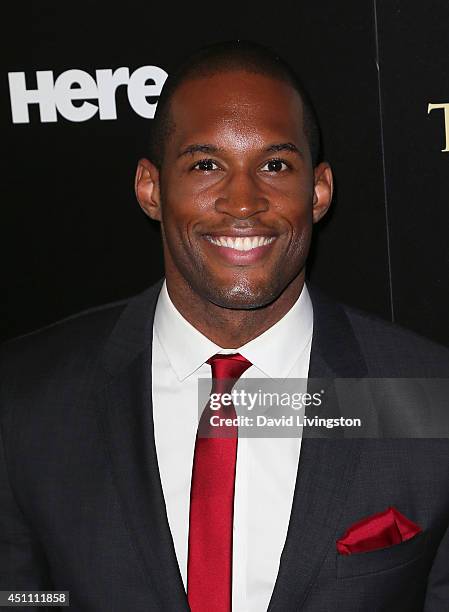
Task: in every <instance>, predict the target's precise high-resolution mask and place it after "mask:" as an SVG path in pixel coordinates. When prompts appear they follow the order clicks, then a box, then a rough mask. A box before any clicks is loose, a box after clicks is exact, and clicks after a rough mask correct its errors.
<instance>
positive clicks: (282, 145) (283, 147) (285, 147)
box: [266, 142, 302, 155]
mask: <svg viewBox="0 0 449 612" xmlns="http://www.w3.org/2000/svg"><path fill="white" fill-rule="evenodd" d="M279 151H291V152H292V153H298V155H302V151H300V150H299V149H298V147H297V146H296V145H295V144H293V143H292V142H279V143H276V144H272V145H270V146H269V147H267V149H266V152H267V153H273V152H276V153H277V152H279Z"/></svg>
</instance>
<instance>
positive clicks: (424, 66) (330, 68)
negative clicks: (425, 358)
mask: <svg viewBox="0 0 449 612" xmlns="http://www.w3.org/2000/svg"><path fill="white" fill-rule="evenodd" d="M317 4H319V6H317ZM5 23H6V24H7V25H6V30H7V32H6V33H5V34H6V37H7V46H6V51H5V52H4V54H3V55H4V62H3V68H2V73H3V74H2V75H1V79H2V100H1V105H2V106H1V118H2V134H3V140H4V143H5V158H4V159H5V161H4V165H3V180H2V190H3V198H2V207H1V217H2V219H1V227H2V240H1V243H2V250H3V253H2V262H3V270H2V279H1V283H2V295H3V298H2V300H1V312H0V337H1V339H6V338H9V337H13V336H15V335H18V334H21V333H24V332H27V331H30V330H32V329H36V328H38V327H41V326H43V325H45V324H48V323H50V322H52V321H55V320H57V319H60V318H62V317H64V316H67V315H70V314H72V313H75V312H78V311H80V310H82V309H85V308H88V307H91V306H95V305H97V304H102V303H104V302H108V301H112V300H116V299H120V298H122V297H125V296H128V295H131V294H135V293H138V292H139V291H141V290H143V289H144V288H145V287H147V286H148V285H150V284H151V283H153V282H154V281H156V280H157V279H158V278H160V277H161V276H162V275H163V263H162V250H161V241H160V236H159V228H158V226H157V225H156V224H153V223H152V222H151V221H149V220H148V219H147V218H146V217H145V216H144V215H143V213H142V212H141V210H140V208H139V206H138V204H137V202H136V200H135V196H134V191H133V179H134V172H135V167H136V163H137V160H138V159H139V157H141V156H145V155H146V153H147V150H148V143H149V142H150V139H151V127H152V118H153V116H154V112H155V109H156V105H157V101H158V96H159V94H160V91H161V88H162V86H163V84H164V81H165V79H166V76H167V74H169V73H170V72H171V71H172V70H173V69H174V68H175V66H176V65H177V64H178V63H179V62H180V61H182V60H183V58H184V57H185V56H186V55H187V54H189V53H191V52H192V51H194V50H196V49H197V48H199V47H200V46H203V45H205V44H208V43H212V42H219V41H223V40H231V39H246V40H253V41H255V42H259V43H262V44H265V45H268V46H270V47H272V48H274V49H276V50H277V51H278V52H279V53H280V55H282V56H283V57H284V58H285V59H286V60H287V61H289V63H291V65H292V66H293V67H294V68H295V69H296V70H297V72H298V73H299V74H300V75H301V77H302V80H303V81H304V82H305V84H306V86H307V88H308V90H309V92H310V95H311V98H312V100H313V102H314V104H315V107H316V109H317V113H318V116H319V118H320V123H321V127H322V133H323V141H324V153H325V158H326V159H327V160H328V161H329V162H330V163H331V165H332V167H333V170H334V173H335V176H336V195H335V198H334V204H333V209H332V212H331V214H329V216H328V218H326V220H325V221H324V222H323V223H322V224H321V227H319V228H317V231H316V235H315V239H314V244H313V248H312V254H311V258H310V265H309V270H308V273H309V276H310V278H311V280H312V281H313V282H315V283H316V284H317V285H319V286H321V287H322V288H323V289H324V290H326V291H327V292H328V293H329V294H331V295H332V296H334V297H336V298H338V299H340V300H342V301H345V302H347V303H349V304H351V305H354V306H357V307H360V308H363V309H364V310H368V311H371V312H373V313H374V314H377V315H380V316H382V317H384V318H386V319H389V320H395V321H396V322H398V323H400V324H402V325H404V326H406V327H408V328H410V329H414V330H416V331H417V332H419V333H421V334H423V335H426V336H428V337H430V338H433V339H435V340H437V341H439V342H441V343H446V344H449V325H448V315H447V313H448V312H449V280H448V270H449V240H448V238H447V233H448V229H449V205H448V198H447V191H448V187H449V173H448V169H449V40H448V38H447V27H448V25H449V6H448V4H447V2H443V0H438V1H436V2H433V3H432V10H429V7H428V6H427V5H425V3H423V2H414V3H413V2H412V3H411V2H409V1H406V0H396V1H393V0H388V1H387V0H385V1H384V0H377V1H375V2H360V1H356V0H348V1H347V2H345V3H335V2H332V1H331V0H323V1H322V2H320V3H315V2H312V1H311V0H300V1H298V0H297V1H296V2H290V1H288V2H284V3H281V4H279V5H276V6H274V5H273V4H272V3H269V2H258V3H257V4H256V3H250V4H248V5H246V4H242V3H227V4H226V5H225V6H217V5H214V4H210V5H205V4H198V3H197V4H184V5H183V6H182V7H175V6H174V5H171V4H167V3H165V4H164V3H153V2H145V3H138V2H128V3H124V4H123V5H122V6H121V7H117V6H112V5H111V4H110V3H106V2H90V3H86V4H83V3H77V4H76V5H70V6H66V5H62V4H61V3H56V2H49V1H48V0H42V1H41V2H39V3H34V6H30V7H28V6H27V8H26V10H24V9H23V8H22V7H20V6H17V7H15V6H12V7H10V9H9V14H8V19H6V20H5Z"/></svg>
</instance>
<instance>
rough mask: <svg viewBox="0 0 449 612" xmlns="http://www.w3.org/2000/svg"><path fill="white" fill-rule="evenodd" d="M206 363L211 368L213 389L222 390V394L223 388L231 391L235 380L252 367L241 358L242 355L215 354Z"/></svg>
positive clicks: (246, 360)
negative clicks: (218, 388)
mask: <svg viewBox="0 0 449 612" xmlns="http://www.w3.org/2000/svg"><path fill="white" fill-rule="evenodd" d="M207 363H208V364H209V365H210V366H211V368H212V379H213V381H214V387H215V388H216V387H220V388H222V389H221V392H222V393H223V392H224V387H226V388H228V389H229V390H231V389H232V387H233V386H234V384H235V382H236V381H237V379H238V378H240V376H241V375H242V374H243V372H245V371H246V370H247V369H248V368H249V367H250V366H251V365H252V363H251V362H250V361H248V359H246V358H245V357H243V355H240V353H233V354H230V355H222V354H220V353H217V354H216V355H213V356H212V357H211V358H210V359H208V360H207ZM220 383H221V384H220ZM225 383H227V384H225Z"/></svg>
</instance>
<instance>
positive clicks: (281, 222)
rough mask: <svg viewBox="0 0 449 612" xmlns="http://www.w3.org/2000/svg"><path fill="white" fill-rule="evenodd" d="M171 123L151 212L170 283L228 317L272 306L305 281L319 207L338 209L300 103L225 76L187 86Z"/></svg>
mask: <svg viewBox="0 0 449 612" xmlns="http://www.w3.org/2000/svg"><path fill="white" fill-rule="evenodd" d="M171 118H172V120H173V122H174V125H175V128H174V131H173V133H172V134H171V135H170V137H169V139H168V142H167V143H166V147H165V155H164V160H163V165H162V169H161V172H160V173H157V174H156V172H157V171H155V169H154V168H151V164H150V168H151V171H152V174H153V179H154V186H153V187H154V188H153V192H152V206H151V210H149V211H148V210H147V212H149V214H150V216H152V217H153V218H158V219H160V221H161V223H162V236H163V242H164V258H165V269H166V276H167V282H168V283H169V284H170V282H173V283H174V282H177V283H184V284H185V285H186V286H188V287H189V288H190V289H191V290H192V289H193V291H194V292H195V293H196V294H197V295H198V296H200V297H201V298H202V299H204V300H208V301H210V302H213V303H214V304H217V305H219V306H221V307H225V308H233V309H236V308H240V309H250V308H257V307H260V306H264V305H266V304H268V303H270V302H272V301H273V300H275V299H276V298H277V297H278V296H279V295H280V294H281V293H282V292H283V291H284V289H285V288H286V287H287V286H288V285H289V283H290V282H291V281H292V280H293V279H295V278H296V277H298V275H299V274H303V271H304V265H305V261H306V256H307V253H308V250H309V246H310V240H311V232H312V223H313V221H314V220H316V219H314V208H313V205H314V204H315V208H316V209H317V210H316V211H315V213H316V216H317V217H319V216H322V214H324V212H325V209H327V206H328V205H329V203H330V191H331V180H332V179H331V175H330V169H329V168H328V167H327V165H326V166H325V167H323V168H321V170H319V168H320V167H318V169H316V170H315V173H314V170H313V168H312V163H311V158H310V151H309V146H308V143H307V140H306V137H305V135H304V131H303V127H302V104H301V100H300V98H299V95H298V94H297V93H296V92H295V90H294V89H293V88H292V87H291V86H289V85H288V84H286V83H284V82H282V81H279V80H276V79H273V78H270V77H267V76H262V75H258V74H252V73H248V72H244V71H233V72H228V73H226V72H225V73H222V74H218V75H214V76H210V77H202V78H198V79H194V80H189V81H187V82H185V83H184V84H182V85H181V86H180V87H179V89H178V90H177V91H176V93H175V94H174V97H173V100H172V104H171ZM317 175H318V179H317ZM323 176H324V179H323ZM323 180H324V183H326V185H327V184H328V183H329V185H328V187H329V189H328V191H329V194H328V196H329V197H328V202H327V204H326V202H324V203H323V202H322V201H318V200H320V197H321V200H322V199H323V194H322V189H321V191H320V185H319V183H320V181H321V182H322V181H323ZM326 181H327V182H326ZM157 183H158V184H157ZM317 185H318V187H317ZM326 185H325V189H326ZM321 187H323V185H321ZM320 206H321V208H320Z"/></svg>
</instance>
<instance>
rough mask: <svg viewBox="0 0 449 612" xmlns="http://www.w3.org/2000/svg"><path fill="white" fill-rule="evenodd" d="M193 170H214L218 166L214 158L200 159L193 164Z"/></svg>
mask: <svg viewBox="0 0 449 612" xmlns="http://www.w3.org/2000/svg"><path fill="white" fill-rule="evenodd" d="M192 170H199V171H200V172H212V171H213V170H218V166H217V164H216V163H215V162H214V161H213V160H212V159H200V161H197V162H196V164H194V165H193V166H192Z"/></svg>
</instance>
